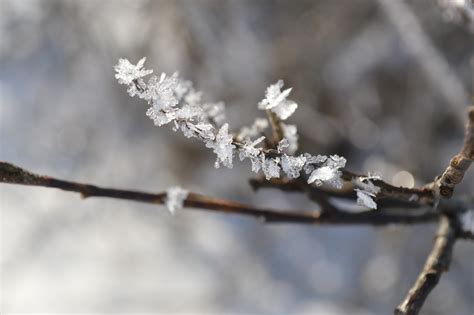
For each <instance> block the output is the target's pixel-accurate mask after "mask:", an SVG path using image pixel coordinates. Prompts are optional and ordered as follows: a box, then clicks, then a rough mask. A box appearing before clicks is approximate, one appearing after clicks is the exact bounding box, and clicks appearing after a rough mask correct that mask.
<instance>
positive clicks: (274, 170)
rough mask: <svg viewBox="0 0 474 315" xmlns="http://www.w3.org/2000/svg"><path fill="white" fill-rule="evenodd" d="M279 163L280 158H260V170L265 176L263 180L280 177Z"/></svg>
mask: <svg viewBox="0 0 474 315" xmlns="http://www.w3.org/2000/svg"><path fill="white" fill-rule="evenodd" d="M279 162H280V158H274V159H273V158H265V157H264V156H263V158H262V170H263V174H265V178H266V179H267V180H269V179H271V178H273V177H275V178H279V177H280V166H279V165H278V163H279Z"/></svg>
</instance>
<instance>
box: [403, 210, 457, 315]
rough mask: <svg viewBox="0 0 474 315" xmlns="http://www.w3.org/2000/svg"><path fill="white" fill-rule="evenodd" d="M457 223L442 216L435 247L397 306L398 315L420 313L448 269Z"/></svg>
mask: <svg viewBox="0 0 474 315" xmlns="http://www.w3.org/2000/svg"><path fill="white" fill-rule="evenodd" d="M455 224H456V223H455V221H454V220H453V219H449V218H448V217H445V216H443V217H442V218H441V221H440V224H439V229H438V232H437V234H436V238H435V242H434V245H433V249H432V250H431V253H430V255H429V256H428V259H427V260H426V263H425V266H424V267H423V270H422V271H421V273H420V275H419V276H418V278H417V279H416V282H415V284H414V285H413V287H412V288H411V289H410V291H409V292H408V295H407V296H406V298H405V300H404V301H403V302H402V303H401V304H400V305H399V306H398V307H397V308H396V310H395V314H396V315H414V314H418V313H419V312H420V310H421V307H422V306H423V303H424V302H425V300H426V298H427V297H428V295H429V294H430V292H431V290H433V288H434V287H435V286H436V285H437V284H438V281H439V279H440V278H441V274H442V273H443V272H446V271H448V268H449V264H450V263H451V257H452V254H453V247H454V243H455V242H456V237H457V228H456V226H455Z"/></svg>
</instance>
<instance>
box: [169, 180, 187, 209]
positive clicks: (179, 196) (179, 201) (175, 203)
mask: <svg viewBox="0 0 474 315" xmlns="http://www.w3.org/2000/svg"><path fill="white" fill-rule="evenodd" d="M187 197H188V191H187V190H185V189H183V188H181V187H179V186H175V187H170V188H168V189H167V190H166V198H165V205H166V207H167V208H168V211H169V212H170V213H171V214H174V213H175V212H176V210H181V209H183V203H184V200H185V199H186V198H187Z"/></svg>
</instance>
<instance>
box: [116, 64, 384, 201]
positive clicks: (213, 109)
mask: <svg viewBox="0 0 474 315" xmlns="http://www.w3.org/2000/svg"><path fill="white" fill-rule="evenodd" d="M144 63H145V58H143V59H141V60H140V61H139V62H138V63H137V64H136V65H134V64H132V63H130V62H129V61H128V60H127V59H120V60H119V62H118V64H117V65H116V66H115V71H116V75H115V77H116V78H117V80H118V82H119V83H120V84H125V85H127V86H128V93H129V95H130V96H132V97H134V96H138V97H139V98H141V99H143V100H145V101H146V102H147V103H148V105H149V108H148V110H147V112H146V115H147V116H148V117H150V118H151V119H152V120H153V122H154V123H155V125H157V126H163V125H166V124H172V125H173V129H174V130H175V131H178V130H180V131H181V132H182V133H183V134H184V135H185V136H186V137H188V138H196V139H199V140H200V141H202V142H204V144H205V146H206V147H207V148H210V149H212V151H213V152H214V153H215V154H216V156H217V158H216V162H215V167H219V166H220V165H223V166H225V167H228V168H232V165H233V159H234V157H235V156H238V157H239V159H240V160H241V161H242V160H245V159H249V160H250V163H251V168H252V171H253V172H255V173H257V172H259V171H260V170H261V171H262V172H263V174H264V175H265V177H266V179H267V180H270V179H271V178H279V177H280V176H282V174H281V173H282V172H283V173H284V176H286V177H288V178H290V179H294V178H298V177H300V176H301V173H302V172H305V173H306V174H308V175H309V176H308V183H309V184H312V183H314V184H315V185H318V186H320V185H323V184H327V185H330V186H333V187H335V188H341V187H342V179H341V169H342V168H344V167H345V164H346V159H345V158H343V157H340V156H337V155H330V156H326V155H316V156H313V155H311V154H309V153H304V154H300V155H295V154H296V151H297V149H298V132H297V128H296V126H294V125H289V124H286V123H284V122H282V121H286V120H287V119H288V118H289V117H290V116H291V115H292V114H293V113H294V112H295V110H296V109H297V108H298V105H297V104H296V103H295V102H294V101H292V100H290V99H288V96H289V95H290V93H291V88H289V89H284V90H283V91H282V89H283V86H284V83H283V81H282V80H279V81H278V82H277V83H275V84H273V85H270V86H269V87H268V88H267V90H266V93H265V97H264V99H263V100H262V101H260V102H259V103H258V108H259V109H261V110H265V111H270V112H272V113H274V114H275V116H276V117H277V118H278V119H279V120H280V121H279V124H280V126H281V129H282V131H283V139H281V141H279V143H278V145H277V146H272V145H269V143H270V144H271V143H272V142H271V141H268V139H267V138H266V137H265V131H266V130H267V129H268V127H269V125H270V124H269V121H268V120H267V119H265V118H257V119H256V120H255V121H254V123H253V124H252V125H250V126H245V127H242V128H241V129H240V131H239V132H237V133H232V132H231V131H230V130H229V125H228V124H227V123H225V107H224V103H223V102H219V103H210V102H206V101H204V97H203V94H202V92H200V91H197V90H196V89H195V88H194V87H193V84H192V83H191V82H190V81H186V80H183V79H181V78H180V77H179V74H178V73H174V74H173V75H171V76H169V75H167V74H165V73H162V74H161V75H160V76H159V77H158V76H156V75H151V74H152V72H153V71H152V70H147V69H145V68H144ZM149 75H151V76H150V77H149V78H148V80H147V81H145V77H148V76H149ZM359 190H360V193H361V195H360V196H359V197H360V200H365V202H364V201H362V202H363V204H364V205H366V206H368V207H369V208H376V205H375V206H374V204H375V202H373V200H372V198H371V197H373V196H375V195H374V194H375V193H376V192H374V191H367V190H365V189H364V187H360V188H359ZM362 193H364V195H362ZM358 195H359V191H358ZM369 199H370V200H371V201H372V202H373V204H372V203H371V202H370V201H369ZM172 205H178V204H177V203H172ZM170 209H172V208H170ZM173 209H175V207H173Z"/></svg>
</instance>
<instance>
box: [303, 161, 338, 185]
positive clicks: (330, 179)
mask: <svg viewBox="0 0 474 315" xmlns="http://www.w3.org/2000/svg"><path fill="white" fill-rule="evenodd" d="M311 183H315V184H316V186H321V185H322V184H323V183H327V184H329V185H331V186H334V187H335V188H341V187H342V181H341V178H340V172H339V171H338V170H337V169H335V168H331V167H329V166H322V167H319V168H317V169H315V170H314V171H313V172H312V173H311V175H310V176H309V179H308V184H311Z"/></svg>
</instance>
